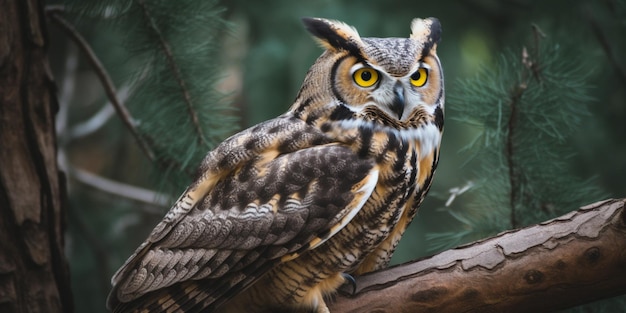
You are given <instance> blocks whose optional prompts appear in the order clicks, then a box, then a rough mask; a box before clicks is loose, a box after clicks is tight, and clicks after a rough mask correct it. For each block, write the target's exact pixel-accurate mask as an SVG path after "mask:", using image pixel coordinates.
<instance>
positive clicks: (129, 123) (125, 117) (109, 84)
mask: <svg viewBox="0 0 626 313" xmlns="http://www.w3.org/2000/svg"><path fill="white" fill-rule="evenodd" d="M58 10H59V9H58V8H57V7H54V8H51V9H50V10H48V16H49V17H50V19H51V20H52V21H53V22H55V23H56V24H57V25H59V27H60V28H61V29H62V30H64V31H65V32H66V33H67V34H68V35H69V37H70V38H71V39H72V40H73V41H74V42H75V43H76V45H77V46H78V47H79V48H80V49H81V50H82V51H83V53H85V55H86V56H87V60H89V63H91V66H93V68H94V71H95V73H96V75H97V76H98V78H99V79H100V81H101V82H102V86H103V87H104V91H105V93H106V94H107V97H108V98H109V100H110V101H111V104H113V107H115V111H116V112H117V114H118V115H119V116H120V118H121V119H122V121H123V122H124V125H126V128H128V130H129V131H130V132H131V134H132V135H133V137H135V139H136V140H137V143H138V144H139V147H140V148H141V150H143V152H144V153H145V155H146V156H147V157H148V159H150V161H153V162H154V161H156V157H155V155H154V152H153V151H152V149H150V146H149V145H148V143H147V142H146V141H145V140H144V139H143V137H142V136H141V134H140V133H139V132H138V131H137V128H136V127H135V122H134V120H133V118H132V116H131V114H130V112H129V111H128V109H127V108H126V106H124V104H123V103H122V102H121V101H120V100H119V99H118V98H117V91H116V90H115V84H113V80H112V79H111V77H110V76H109V74H108V73H107V71H106V70H105V69H104V66H103V65H102V63H101V62H100V59H98V57H97V56H96V54H95V53H94V52H93V50H92V49H91V47H90V46H89V44H88V43H87V41H85V39H84V38H83V37H82V36H81V35H80V33H78V31H77V30H76V29H75V28H74V26H72V24H70V23H69V22H67V21H66V20H65V19H64V18H62V17H61V16H60V15H58V14H57V13H56V12H57V11H58Z"/></svg>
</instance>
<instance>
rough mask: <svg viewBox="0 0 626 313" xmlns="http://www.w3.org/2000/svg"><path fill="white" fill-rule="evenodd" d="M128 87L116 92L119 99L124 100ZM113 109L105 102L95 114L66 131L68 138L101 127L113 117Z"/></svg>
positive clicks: (78, 136)
mask: <svg viewBox="0 0 626 313" xmlns="http://www.w3.org/2000/svg"><path fill="white" fill-rule="evenodd" d="M128 91H129V87H122V88H120V90H119V92H118V97H119V99H120V100H121V101H125V100H126V98H128ZM114 114H115V110H114V108H113V106H112V105H109V103H106V104H105V105H104V106H102V108H101V109H100V110H98V112H96V114H94V115H93V116H92V117H90V118H89V119H88V120H86V121H84V122H82V123H79V124H77V125H75V126H73V127H72V128H70V130H69V131H68V137H69V138H70V139H76V138H81V137H85V136H87V135H90V134H92V133H94V132H95V131H97V130H98V129H100V128H102V126H104V125H105V124H106V122H107V121H108V120H109V119H111V117H113V115H114Z"/></svg>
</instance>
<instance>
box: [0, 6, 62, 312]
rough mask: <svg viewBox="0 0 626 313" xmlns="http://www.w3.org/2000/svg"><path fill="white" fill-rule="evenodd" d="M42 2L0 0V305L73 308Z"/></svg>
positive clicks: (40, 309) (13, 309)
mask: <svg viewBox="0 0 626 313" xmlns="http://www.w3.org/2000/svg"><path fill="white" fill-rule="evenodd" d="M45 27H46V23H45V17H44V11H43V1H38V0H0V312H72V310H73V309H72V297H71V291H70V288H69V270H68V267H67V262H66V260H65V256H64V254H63V234H64V221H63V218H64V212H63V210H62V208H63V203H62V202H63V195H64V193H65V190H64V189H63V187H64V185H65V184H64V181H63V177H62V176H61V174H60V172H59V170H58V168H57V162H56V161H57V159H56V152H57V151H56V139H55V129H54V115H55V113H56V111H57V103H56V100H55V97H56V92H55V86H54V83H53V80H52V76H51V74H50V69H49V66H48V59H47V55H46V52H47V45H48V38H47V33H46V29H45Z"/></svg>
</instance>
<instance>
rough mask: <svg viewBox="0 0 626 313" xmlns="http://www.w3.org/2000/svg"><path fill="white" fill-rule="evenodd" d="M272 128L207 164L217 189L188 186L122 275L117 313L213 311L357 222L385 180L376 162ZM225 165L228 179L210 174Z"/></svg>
mask: <svg viewBox="0 0 626 313" xmlns="http://www.w3.org/2000/svg"><path fill="white" fill-rule="evenodd" d="M275 123H278V125H273V127H271V126H267V125H266V126H263V127H262V128H260V129H257V130H256V131H252V130H248V131H247V132H244V133H243V134H244V135H236V136H235V137H232V138H231V139H229V140H227V141H225V143H224V144H223V145H226V146H229V145H230V148H231V149H227V150H228V152H229V153H231V155H233V156H234V157H238V158H239V160H238V161H234V160H232V159H228V160H224V161H219V160H218V161H216V160H208V161H206V160H205V162H204V163H205V165H206V167H207V168H205V169H204V172H209V173H211V174H209V175H204V176H201V178H200V179H199V180H201V179H204V181H205V182H206V181H209V182H210V186H209V187H207V186H202V182H198V181H196V183H194V185H192V186H190V188H189V189H188V190H187V191H186V192H185V193H184V194H183V196H181V198H180V199H179V200H178V201H177V203H176V204H175V205H174V206H173V208H172V209H171V211H170V213H168V215H167V216H166V218H165V219H164V221H163V222H161V223H160V224H159V226H157V228H155V230H154V231H153V233H152V234H151V235H150V237H149V238H148V240H146V242H144V244H142V246H140V247H139V249H138V250H137V252H136V253H135V254H134V255H133V256H131V258H130V259H129V260H128V261H127V262H126V264H125V265H124V266H123V267H122V268H121V269H120V270H119V271H118V273H117V274H116V275H115V276H114V278H113V284H114V287H113V291H112V292H111V294H110V296H109V303H108V304H109V307H110V308H112V309H113V310H114V311H115V312H133V311H137V312H139V311H141V310H145V309H147V310H149V311H153V310H161V311H166V310H172V312H175V311H177V310H180V311H185V312H196V311H200V310H203V309H206V308H211V307H213V308H214V307H215V306H218V305H219V304H221V303H223V302H224V301H226V300H227V299H229V298H231V297H233V296H234V295H236V294H237V293H239V292H240V291H241V290H243V289H244V288H246V287H247V286H248V285H249V284H251V283H252V282H254V281H255V280H256V279H258V278H259V277H260V276H261V275H262V274H263V273H265V272H266V271H267V270H269V269H271V268H272V267H273V266H275V265H276V264H278V263H280V262H283V261H286V260H289V259H292V258H295V257H297V256H298V255H299V254H300V253H303V252H304V251H307V250H309V249H313V248H315V247H317V246H318V245H319V244H321V243H322V242H324V241H325V240H326V239H328V238H329V237H331V236H332V235H333V234H335V233H336V232H337V231H339V230H340V229H342V228H343V227H344V226H345V225H346V224H347V223H348V222H349V221H350V220H351V219H352V217H354V215H355V214H356V213H357V212H358V211H359V210H360V208H361V207H362V206H363V204H364V203H365V202H366V201H367V199H368V198H369V196H370V195H371V193H372V191H373V189H374V187H375V185H376V182H377V180H378V169H377V168H376V166H375V165H374V163H373V162H372V161H370V160H365V159H362V158H359V156H358V155H356V154H355V153H354V152H353V151H352V150H350V149H349V148H347V147H344V146H342V145H339V144H335V143H328V142H324V140H321V139H320V138H317V136H318V135H320V136H321V134H320V133H319V131H318V130H315V129H308V128H307V127H309V126H305V125H306V124H305V123H303V122H301V121H300V122H297V121H293V120H291V119H286V120H284V121H282V122H280V121H279V122H275ZM294 123H295V124H297V125H292V124H294ZM300 124H304V125H300ZM277 126H281V130H277V129H274V128H275V127H277ZM270 130H273V131H270ZM275 132H281V133H282V134H281V135H276V136H274V135H272V134H273V133H275ZM316 132H317V133H318V135H316V134H315V133H316ZM238 136H240V137H238ZM285 136H287V137H285ZM274 137H275V138H274ZM278 138H284V139H278ZM233 140H234V142H235V143H238V144H233ZM281 141H284V142H281ZM249 142H256V144H255V145H253V144H246V143H249ZM246 145H248V149H246V150H249V149H253V150H259V151H257V153H249V151H240V152H241V153H246V154H249V157H248V156H244V157H241V154H237V153H233V151H234V150H237V149H239V150H242V148H241V147H245V146H246ZM261 146H265V148H264V149H260V148H259V147H261ZM221 148H223V147H221V146H220V147H218V148H217V149H216V150H217V151H219V150H220V149H221ZM233 149H234V150H233ZM220 162H222V163H221V166H222V168H230V170H228V171H227V173H223V172H221V171H220V170H219V169H215V168H212V167H211V166H216V165H217V164H219V163H220ZM228 162H230V163H229V164H231V165H225V164H226V163H228ZM207 164H208V165H207ZM215 176H217V177H215ZM198 186H200V187H198ZM203 188H204V189H203ZM199 189H203V191H202V192H200V193H198V192H197V190H199ZM172 211H176V212H174V213H172ZM181 212H182V213H181ZM168 312H170V311H168Z"/></svg>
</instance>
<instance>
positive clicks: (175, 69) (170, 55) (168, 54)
mask: <svg viewBox="0 0 626 313" xmlns="http://www.w3.org/2000/svg"><path fill="white" fill-rule="evenodd" d="M137 3H138V4H139V6H140V7H141V11H142V12H143V15H144V17H145V19H146V22H147V24H148V27H149V28H150V29H151V30H152V31H153V32H154V33H155V35H156V36H157V37H158V38H159V44H160V46H161V49H162V50H163V54H164V55H165V58H166V59H167V63H168V64H169V66H170V69H171V70H172V74H174V78H175V79H176V82H177V83H178V86H179V87H180V91H181V92H182V95H183V99H184V101H185V103H186V104H187V111H188V112H189V116H190V117H191V122H192V124H193V127H194V130H195V131H196V133H197V134H198V139H199V140H198V142H199V143H200V144H208V141H207V140H206V138H205V137H204V133H203V132H202V127H200V119H199V118H198V114H196V111H195V109H194V107H193V103H192V99H191V94H189V88H188V87H187V83H185V80H184V79H183V74H182V72H181V70H180V67H179V66H178V64H177V63H176V60H174V52H173V51H172V48H171V47H170V45H169V43H168V42H167V41H166V40H165V38H164V37H163V34H161V31H160V30H159V27H158V26H157V25H156V23H155V21H154V19H153V18H152V15H150V11H149V10H148V6H147V5H146V3H145V1H144V0H139V1H137Z"/></svg>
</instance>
